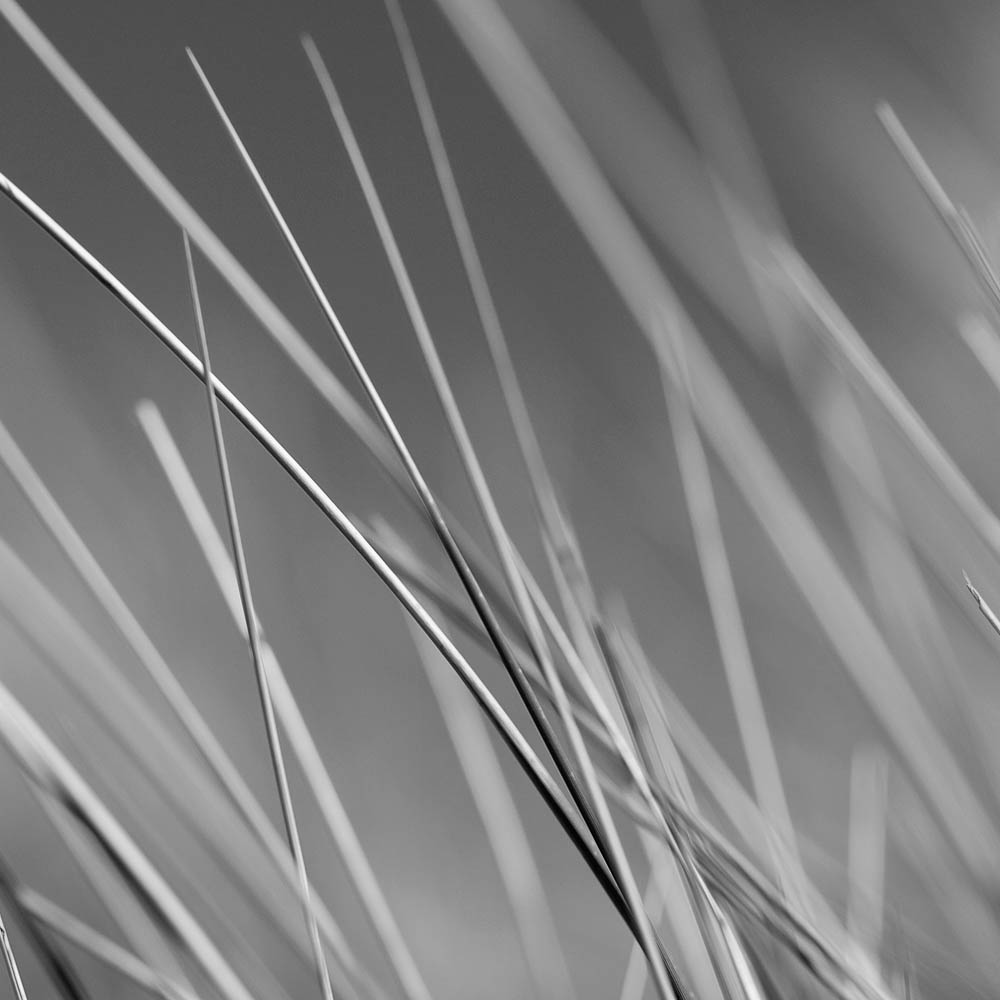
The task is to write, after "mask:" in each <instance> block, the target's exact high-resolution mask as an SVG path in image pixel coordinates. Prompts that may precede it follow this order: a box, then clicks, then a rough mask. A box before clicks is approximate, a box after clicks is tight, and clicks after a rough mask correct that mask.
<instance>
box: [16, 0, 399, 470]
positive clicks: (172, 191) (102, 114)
mask: <svg viewBox="0 0 1000 1000" xmlns="http://www.w3.org/2000/svg"><path fill="white" fill-rule="evenodd" d="M0 16H2V17H3V18H5V19H6V21H7V23H8V24H9V25H10V26H11V28H13V29H14V31H16V32H17V34H18V35H19V36H20V38H21V40H22V41H23V42H24V43H25V44H26V45H27V46H28V48H30V49H31V51H32V52H33V53H34V54H35V56H36V57H37V58H38V59H39V61H40V62H41V63H42V65H43V66H44V67H45V69H46V70H47V71H48V72H49V73H50V74H51V75H52V77H53V79H54V80H55V81H56V82H57V83H58V84H59V86H61V87H62V88H63V90H64V91H65V92H66V94H67V95H68V96H69V97H70V98H71V99H72V100H73V102H74V103H75V104H76V105H77V107H78V108H79V109H80V110H81V111H82V112H83V114H84V115H85V116H86V117H87V119H88V120H89V121H90V123H91V124H92V125H93V126H94V128H95V129H97V131H98V132H99V133H100V134H101V135H102V136H103V137H104V138H105V140H106V141H107V142H108V143H109V144H110V146H111V147H112V149H114V151H115V152H116V153H117V154H118V155H119V156H120V157H121V159H122V160H123V161H124V162H125V164H126V165H127V166H128V168H129V169H130V170H131V171H132V172H133V173H134V174H135V176H136V177H137V178H138V179H139V181H140V182H141V183H142V184H143V185H144V186H145V188H146V190H148V191H149V193H150V194H151V195H152V196H153V197H154V198H155V199H156V200H157V201H158V202H159V203H160V205H161V206H162V207H163V209H164V210H165V211H166V212H167V214H168V215H169V216H170V217H171V218H172V219H173V220H174V222H176V223H177V225H178V226H179V227H180V228H181V229H183V230H184V231H185V232H187V233H189V234H190V235H191V239H192V240H193V241H194V243H195V245H196V246H197V247H198V249H199V250H201V252H202V253H203V254H204V255H205V257H206V258H207V259H208V260H209V261H211V263H212V265H213V266H214V267H215V268H216V270H218V272H219V274H220V275H222V277H223V278H224V279H225V280H226V282H228V284H229V285H230V287H231V288H232V289H233V291H234V292H235V293H236V294H237V295H238V296H239V298H240V300H241V301H242V302H243V303H244V304H245V305H246V306H247V308H248V309H249V310H250V312H251V313H252V314H253V315H254V316H255V317H256V319H257V320H258V322H259V323H260V324H261V325H262V326H263V327H264V329H265V330H267V332H268V333H269V334H270V335H271V337H273V338H274V340H275V342H276V343H277V344H278V345H279V346H280V347H281V348H282V350H284V351H285V353H286V354H287V355H288V357H289V358H290V359H291V361H292V362H293V363H294V364H295V366H296V367H297V368H298V369H299V371H300V372H302V374H303V375H305V377H306V378H307V379H308V380H309V382H310V383H312V385H313V386H314V388H315V389H316V391H317V392H318V393H319V394H320V396H322V397H323V399H325V400H326V401H327V403H329V405H330V406H332V407H333V408H334V410H336V412H337V413H338V414H340V416H341V417H342V419H343V420H344V422H345V423H347V425H348V426H349V427H350V428H351V430H352V431H353V432H354V433H355V434H356V435H357V436H358V437H359V438H360V439H361V441H362V442H363V443H364V444H365V446H366V447H367V448H368V449H369V450H371V451H372V452H373V453H374V454H376V455H377V456H379V457H380V459H381V460H382V461H387V462H389V463H391V462H392V453H391V451H390V449H389V447H388V442H387V441H386V440H385V439H384V437H383V436H382V435H381V433H380V432H379V430H378V428H377V427H376V426H375V424H374V423H373V421H372V419H371V417H370V416H369V415H368V414H367V413H366V412H365V411H364V409H363V408H362V407H361V406H360V405H359V404H358V402H357V400H356V399H355V398H354V396H353V395H352V394H351V393H350V392H348V390H347V389H346V388H345V387H344V386H343V385H342V384H341V382H340V380H339V379H338V378H337V376H336V375H334V373H333V372H332V371H331V370H330V368H329V367H328V366H327V365H326V363H325V362H324V361H323V359H322V358H321V357H320V356H319V355H318V354H317V353H316V352H315V351H314V350H313V349H312V347H310V346H309V344H308V342H307V341H306V340H305V338H304V337H303V336H302V335H301V334H300V333H299V332H298V331H297V330H296V329H295V328H294V327H293V326H292V324H291V323H290V322H289V320H288V318H287V317H286V316H285V315H284V314H283V313H282V312H281V311H280V310H279V309H278V307H277V306H276V305H275V304H274V302H273V301H272V300H271V298H270V297H269V296H268V295H267V293H266V292H265V291H264V290H263V289H262V288H261V287H260V285H258V284H257V282H256V281H255V280H254V279H253V277H252V276H251V275H250V274H249V273H248V272H247V270H246V269H245V268H244V267H243V265H242V264H241V263H240V262H239V260H237V258H236V257H235V256H234V255H233V254H232V252H231V251H230V250H229V248H228V247H226V245H225V244H224V243H223V242H222V241H221V240H220V239H219V237H218V236H217V235H216V234H215V233H214V232H213V230H212V229H211V228H210V227H209V226H208V225H207V224H206V223H205V221H204V220H203V219H202V217H201V216H200V215H199V214H198V213H197V212H196V211H195V209H194V208H192V206H191V205H190V204H189V203H188V202H187V201H186V200H185V198H184V196H183V195H182V194H181V193H180V192H179V191H178V190H177V188H175V187H174V186H173V184H171V182H170V181H169V180H168V179H167V177H166V176H165V175H164V174H163V172H162V171H161V170H160V168H159V167H158V166H157V165H156V164H155V163H154V162H153V161H152V159H150V157H149V156H148V155H147V153H146V152H145V151H144V150H143V149H142V147H140V146H139V144H138V143H137V142H136V141H135V139H133V138H132V136H131V135H130V134H129V133H128V131H127V130H126V129H125V128H124V127H123V126H122V124H121V123H120V122H119V121H118V119H117V118H115V117H114V115H113V114H112V113H111V112H110V111H109V110H108V108H107V106H106V105H105V104H103V103H102V101H101V100H100V98H99V97H98V96H97V95H96V94H95V93H94V92H93V91H92V90H91V89H90V87H88V86H87V84H86V83H85V82H84V80H83V79H82V78H81V77H80V76H79V74H77V72H76V71H75V70H74V69H73V67H72V66H70V65H69V63H68V62H67V61H66V60H65V59H64V58H63V56H62V55H61V54H60V52H59V51H58V50H57V49H56V47H55V46H54V45H53V44H52V42H50V41H49V39H48V38H47V37H46V36H45V34H44V33H43V32H42V31H41V29H40V28H39V27H38V26H37V25H36V24H35V23H34V21H32V20H31V18H29V17H28V15H27V14H26V13H25V12H24V10H23V9H22V8H21V6H20V5H19V4H18V3H16V2H15V0H0Z"/></svg>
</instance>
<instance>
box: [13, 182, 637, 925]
mask: <svg viewBox="0 0 1000 1000" xmlns="http://www.w3.org/2000/svg"><path fill="white" fill-rule="evenodd" d="M0 193H3V194H4V195H5V196H6V197H8V198H9V199H10V200H11V201H12V202H13V203H14V204H15V205H17V207H18V208H20V209H21V210H22V211H23V212H24V213H25V214H26V215H28V216H29V218H31V219H32V220H33V221H34V222H35V223H36V224H38V225H39V226H40V227H41V228H42V229H43V230H44V231H45V232H46V233H48V234H49V236H51V237H52V238H53V239H54V240H55V241H56V242H57V243H58V244H59V245H60V246H61V247H63V249H65V250H66V251H67V252H68V253H70V254H71V255H72V256H73V257H74V258H75V259H76V260H77V261H78V262H79V263H80V264H81V265H83V266H84V267H85V268H86V269H87V270H88V271H89V272H90V273H91V274H92V275H93V276H94V278H95V279H96V280H98V281H99V282H100V283H101V284H102V285H104V286H105V287H106V288H107V289H108V290H109V291H110V292H111V293H112V294H113V295H114V296H115V297H116V298H117V299H118V300H119V301H120V302H121V303H122V304H123V305H124V306H125V307H126V308H127V309H129V311H130V312H132V313H133V315H134V316H135V317H136V318H137V319H139V320H140V322H141V323H142V324H143V325H144V326H145V327H146V328H147V329H148V330H149V331H150V333H152V334H153V335H154V336H155V337H156V338H157V339H158V340H159V341H160V342H161V343H162V344H164V346H166V347H167V348H168V349H169V350H170V351H171V352H172V353H173V354H174V355H175V357H177V358H178V360H180V361H181V362H182V363H183V364H184V365H185V367H187V368H188V370H189V371H191V372H192V374H194V375H195V376H196V377H197V378H204V371H203V369H202V365H201V362H200V361H199V360H198V358H197V357H196V356H195V354H194V353H193V352H192V351H191V350H190V349H189V348H187V347H186V346H185V344H184V343H183V342H182V341H181V340H180V339H179V338H178V337H177V336H176V335H175V334H174V333H173V332H172V331H171V330H170V329H169V327H167V326H166V325H165V324H164V323H163V322H162V320H160V319H159V318H158V317H157V316H156V315H155V314H154V313H153V312H152V311H151V310H150V309H149V308H148V307H147V306H146V305H145V304H144V303H143V302H142V301H141V300H140V299H139V298H138V297H137V296H136V295H134V294H133V293H132V292H131V291H130V290H129V289H128V288H127V287H126V286H125V285H124V284H122V282H121V281H119V280H118V279H117V278H116V277H115V276H114V275H113V274H112V273H111V272H110V271H109V270H108V269H107V268H106V267H105V266H104V265H103V264H101V263H100V261H98V260H97V258H96V257H94V256H93V254H91V253H90V252H89V251H88V250H86V248H85V247H83V245H82V244H81V243H80V242H79V241H78V240H76V239H75V238H74V237H73V236H71V235H70V234H69V233H68V232H67V231H66V230H65V229H64V228H63V227H62V226H60V225H59V223H57V222H56V221H55V220H54V219H53V218H52V217H51V216H50V215H48V213H46V212H45V211H44V210H43V209H42V208H41V207H40V206H39V205H38V204H37V203H35V202H34V201H32V199H31V198H29V197H28V196H27V195H26V194H25V192H24V191H22V190H21V189H20V188H19V187H17V186H16V185H15V184H13V182H12V181H11V180H10V179H9V178H8V177H6V176H5V175H3V174H0ZM213 378H214V379H215V391H216V393H217V394H218V396H219V398H220V399H221V400H222V402H223V403H224V404H225V405H226V407H227V408H228V409H229V410H230V412H231V413H232V414H233V415H234V416H235V417H236V418H237V419H238V420H239V421H240V423H242V424H243V425H244V427H246V428H247V430H248V431H249V432H250V433H251V434H252V435H253V437H255V438H256V439H257V441H258V442H259V443H260V444H261V446H262V447H263V448H264V449H265V450H266V451H267V452H268V454H269V455H270V456H271V457H272V458H273V459H274V460H275V461H276V462H277V463H278V464H279V465H280V466H281V467H282V468H283V469H284V471H285V472H286V473H287V474H288V475H289V476H290V477H291V478H292V479H293V480H294V481H295V483H296V485H297V486H298V487H299V488H300V489H302V491H303V492H304V493H305V494H306V495H307V496H308V497H309V498H310V500H311V501H312V502H313V503H314V504H315V505H316V506H317V507H318V508H319V509H320V511H321V512H322V513H323V515H324V516H325V517H326V518H327V519H328V520H329V521H330V522H331V523H332V524H333V525H334V526H335V527H336V528H337V529H338V531H340V532H341V534H343V535H344V537H345V538H346V539H347V540H348V542H350V544H351V545H352V547H353V548H354V549H355V550H356V551H357V552H358V554H359V555H361V556H362V558H363V559H364V560H365V561H366V562H367V563H368V565H369V566H370V567H371V568H372V570H373V571H374V572H375V573H376V575H377V576H378V577H379V579H380V580H382V582H383V583H384V584H385V585H386V586H387V587H388V588H389V589H390V590H391V591H392V593H393V594H394V595H395V596H396V598H397V600H399V602H400V603H401V604H402V605H403V606H404V608H406V610H407V613H408V614H410V615H411V617H413V618H414V619H415V620H416V621H417V622H418V623H419V625H420V627H421V628H422V629H423V630H424V631H425V632H426V633H427V635H428V636H429V637H430V638H431V640H432V641H433V642H434V644H435V645H436V646H437V647H438V648H439V649H440V650H441V651H442V653H443V654H444V655H445V657H446V658H447V659H448V662H449V663H451V664H452V666H453V667H454V669H455V670H456V671H458V672H459V674H460V675H461V676H462V678H463V680H464V682H465V683H466V685H467V686H468V687H469V689H470V690H471V691H472V692H473V694H474V696H475V698H476V700H477V701H478V702H479V704H480V705H481V706H482V708H483V710H484V711H485V712H487V714H488V715H489V716H490V719H491V721H492V723H493V724H494V725H495V726H496V727H497V729H498V731H499V732H500V733H501V736H502V737H503V739H504V742H505V743H506V744H507V745H508V746H509V747H510V749H511V751H512V752H513V753H514V754H515V756H516V757H517V758H518V760H519V762H520V763H521V765H522V766H523V767H524V768H525V771H526V773H527V774H528V776H529V778H530V779H531V781H532V783H533V784H534V785H535V787H536V788H537V789H538V791H539V793H540V794H541V796H542V797H543V798H544V799H545V801H546V802H547V804H548V805H549V807H550V808H551V809H552V811H553V813H554V814H555V816H556V818H557V819H558V820H559V821H560V824H561V825H562V826H563V828H564V829H565V830H566V832H567V835H568V836H569V837H570V839H571V840H572V841H573V843H574V844H575V845H576V846H577V848H578V849H579V850H580V852H581V854H582V855H583V857H584V859H585V860H586V861H587V863H588V865H589V866H590V868H591V870H592V871H593V872H594V875H595V876H596V877H597V879H598V880H599V881H600V883H601V885H602V886H603V887H604V889H605V891H606V892H607V894H608V896H609V898H610V899H611V901H612V902H613V903H614V904H615V906H616V908H617V909H618V910H619V912H621V913H622V916H623V917H625V919H626V920H630V919H631V917H630V915H629V914H628V909H627V907H626V906H625V904H624V901H623V899H622V897H621V896H620V893H619V891H618V887H617V886H616V885H615V884H614V881H613V879H612V878H611V877H610V874H609V872H608V870H607V867H606V865H605V864H604V862H603V859H602V858H601V857H600V856H599V855H598V854H597V853H596V849H595V848H594V845H593V841H592V840H591V838H590V836H589V834H588V832H587V831H586V830H585V828H584V827H583V826H582V824H581V823H580V821H579V817H578V816H577V815H576V814H575V813H574V811H573V809H572V807H571V806H570V805H569V802H568V801H567V799H566V798H565V796H564V795H563V794H562V792H561V790H560V789H559V787H558V786H557V785H556V784H555V782H554V780H553V779H552V776H551V775H550V774H549V773H548V771H546V769H545V767H544V765H542V763H541V761H540V760H539V759H538V757H537V755H536V754H535V753H534V751H533V750H532V749H531V746H530V745H529V744H528V743H527V741H526V740H525V739H524V737H523V736H522V735H521V733H520V732H519V731H518V729H517V727H516V726H515V725H514V724H513V722H511V720H510V718H509V716H508V715H507V714H506V713H505V712H504V711H503V709H502V708H501V707H500V705H499V703H498V702H497V701H496V699H495V698H494V697H493V695H492V694H491V693H490V691H489V689H488V688H487V687H486V686H485V685H484V684H483V683H482V681H481V680H480V678H479V676H478V675H477V674H476V673H475V671H474V670H473V669H472V667H471V666H470V665H469V664H468V662H467V661H466V660H465V658H464V657H463V656H462V654H461V653H460V652H459V650H458V649H457V647H455V646H454V644H453V643H452V642H451V640H450V639H448V637H447V636H445V635H444V633H443V632H442V631H441V629H440V628H439V626H438V625H437V623H436V622H435V621H434V619H433V617H432V616H431V615H430V614H429V613H428V612H427V610H426V608H424V606H423V605H422V604H421V603H420V602H419V601H418V600H417V599H416V598H415V597H414V596H413V594H412V593H411V592H410V590H409V589H408V588H407V587H406V586H405V584H404V583H403V582H402V580H401V579H400V578H399V576H397V574H396V573H395V572H394V571H393V570H392V569H391V567H390V566H389V565H388V563H386V561H385V560H384V559H383V558H382V557H381V556H380V555H379V554H378V552H377V551H376V550H375V548H374V547H373V546H372V545H371V543H370V542H369V541H368V539H367V538H365V536H364V534H363V533H362V532H361V531H359V530H358V528H357V527H356V526H355V525H354V523H353V522H352V521H351V519H350V518H348V517H347V516H346V515H345V514H344V513H343V511H341V509H340V508H339V507H338V506H337V505H336V504H335V503H334V502H333V501H332V500H331V499H330V497H329V496H328V495H327V494H326V493H324V492H323V490H322V489H320V487H319V485H318V484H317V483H316V481H315V480H314V479H313V478H312V477H311V476H309V474H308V473H307V472H306V471H305V469H304V468H303V467H302V466H301V465H300V464H299V463H298V462H297V461H296V460H295V458H294V457H293V456H292V455H291V453H290V452H289V451H288V450H287V449H286V448H285V447H284V446H283V445H282V444H281V443H280V442H279V441H278V440H277V438H275V437H274V435H273V434H271V432H270V431H269V430H268V429H267V428H266V427H265V426H264V425H263V424H262V423H261V422H260V421H259V420H258V419H257V417H256V416H254V414H253V413H252V412H251V411H250V410H249V409H248V408H247V407H246V406H245V405H244V404H243V403H242V401H240V400H239V398H238V397H237V396H236V395H235V394H234V393H232V392H231V391H230V390H229V389H228V388H227V387H226V386H225V385H224V384H223V383H222V382H220V381H219V380H218V379H217V378H216V377H215V376H213Z"/></svg>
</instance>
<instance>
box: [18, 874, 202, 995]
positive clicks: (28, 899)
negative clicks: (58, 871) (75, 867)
mask: <svg viewBox="0 0 1000 1000" xmlns="http://www.w3.org/2000/svg"><path fill="white" fill-rule="evenodd" d="M17 895H18V900H19V901H20V903H21V905H22V906H23V907H24V909H25V911H26V912H27V913H29V914H30V915H31V917H32V919H34V920H36V921H37V922H38V923H39V924H40V925H41V926H42V927H44V928H46V929H47V930H48V931H50V932H51V933H53V934H55V935H56V936H57V937H60V938H62V940H63V941H66V942H68V943H69V944H72V945H74V946H75V947H77V948H79V949H80V950H81V951H82V952H84V953H85V954H87V955H90V956H91V957H92V958H96V959H97V960H98V961H99V962H101V963H103V964H104V965H106V966H108V968H111V969H114V970H115V971H116V972H118V973H120V974H121V975H122V976H124V977H125V978H126V979H128V980H130V981H131V982H132V983H134V984H135V985H136V986H138V987H140V988H141V989H143V990H145V991H146V992H147V993H151V994H152V995H153V996H158V997H160V998H161V1000H201V998H200V997H199V996H198V994H197V993H195V992H194V990H193V989H192V988H191V986H190V985H189V984H187V983H185V982H183V981H181V980H178V979H175V978H173V977H171V976H167V975H164V974H163V973H162V972H159V971H157V970H156V969H155V968H153V967H152V966H151V965H149V963H148V962H144V961H143V960H142V959H141V958H139V957H138V956H137V955H135V954H133V953H132V952H130V951H129V950H128V949H127V948H123V947H122V946H121V945H120V944H118V943H117V942H115V941H112V940H111V939H110V938H108V937H105V936H104V935H103V934H101V933H100V932H99V931H97V930H95V929H94V928H93V927H91V926H90V924H87V923H85V922H84V921H82V920H80V919H79V918H78V917H75V916H73V915H72V914H71V913H68V912H67V911H66V910H64V909H63V908H62V907H61V906H58V905H57V904H56V903H53V902H52V900H50V899H47V898H46V897H45V896H43V895H41V893H38V892H36V891H35V890H34V889H30V888H28V887H27V886H21V887H19V888H18V890H17Z"/></svg>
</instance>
